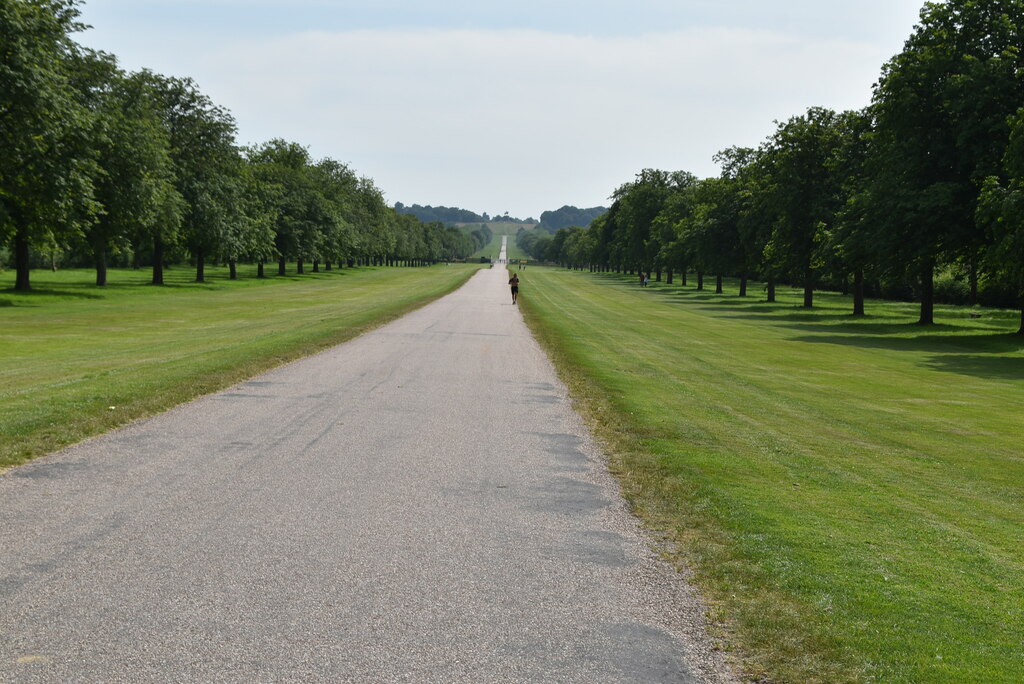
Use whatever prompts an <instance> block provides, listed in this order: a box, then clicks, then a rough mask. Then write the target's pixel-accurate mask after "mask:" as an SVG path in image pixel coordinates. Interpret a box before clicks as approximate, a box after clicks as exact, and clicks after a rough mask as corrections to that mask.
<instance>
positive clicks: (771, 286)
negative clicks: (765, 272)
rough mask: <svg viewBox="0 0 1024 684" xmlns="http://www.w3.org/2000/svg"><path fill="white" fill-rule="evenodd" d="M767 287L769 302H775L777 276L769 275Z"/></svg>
mask: <svg viewBox="0 0 1024 684" xmlns="http://www.w3.org/2000/svg"><path fill="white" fill-rule="evenodd" d="M766 287H767V289H768V302H769V303H773V302H775V276H768V283H767V285H766Z"/></svg>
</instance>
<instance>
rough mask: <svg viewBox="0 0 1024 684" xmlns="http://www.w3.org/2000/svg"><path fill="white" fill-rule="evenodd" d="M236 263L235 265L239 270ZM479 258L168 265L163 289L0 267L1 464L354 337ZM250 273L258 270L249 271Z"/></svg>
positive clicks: (113, 276)
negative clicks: (232, 274)
mask: <svg viewBox="0 0 1024 684" xmlns="http://www.w3.org/2000/svg"><path fill="white" fill-rule="evenodd" d="M240 268H242V267H240ZM477 268H479V266H478V265H477V266H473V265H455V264H453V265H451V266H433V267H430V268H360V269H343V270H334V271H330V272H321V273H309V274H306V275H301V276H298V275H296V276H286V277H271V278H267V279H264V280H259V279H256V278H255V277H253V276H254V272H253V273H250V272H248V269H245V270H244V271H242V272H241V273H240V276H241V277H240V279H239V280H236V281H231V280H228V279H227V277H226V273H225V271H223V270H221V269H217V268H214V269H208V273H207V276H208V279H209V281H210V282H208V283H205V284H201V283H193V282H191V280H192V279H193V278H194V274H193V272H192V271H191V270H190V269H188V268H176V269H173V270H172V271H169V272H168V273H167V274H166V278H167V283H168V284H167V285H166V286H165V287H153V286H150V285H148V284H147V282H148V278H149V274H148V273H144V272H133V271H121V270H114V271H111V272H110V284H109V285H108V286H107V287H105V288H97V287H94V286H92V285H91V284H90V283H91V282H92V278H93V277H94V276H93V274H92V272H91V271H76V270H68V271H59V272H57V273H50V272H46V271H36V272H33V274H32V278H33V281H32V283H33V288H34V291H33V292H30V293H27V294H21V293H16V292H14V291H13V290H11V289H9V288H10V287H11V285H12V284H13V278H14V274H13V273H10V272H8V273H0V288H3V289H0V319H2V320H3V327H2V329H0V468H3V467H8V466H12V465H16V464H18V463H22V462H24V461H26V460H28V459H30V458H33V457H35V456H39V455H41V454H45V453H48V452H51V451H53V450H55V449H58V448H60V447H62V446H66V445H68V444H71V443H74V442H77V441H79V440H81V439H83V438H85V437H88V436H91V435H96V434H99V433H102V432H105V431H107V430H109V429H111V428H114V427H117V426H118V425H122V424H124V423H126V422H128V421H131V420H135V419H137V418H140V417H143V416H147V415H152V414H154V413H157V412H159V411H163V410H165V409H167V408H170V407H172V406H175V405H177V404H180V403H182V402H184V401H188V400H189V399H192V398H194V397H196V396H199V395H202V394H207V393H209V392H213V391H215V390H218V389H221V388H223V387H227V386H229V385H231V384H234V383H235V382H238V381H240V380H242V379H244V378H247V377H251V376H253V375H255V374H257V373H259V372H261V371H264V370H267V369H269V368H272V367H274V366H277V365H280V364H282V363H286V362H288V361H292V360H294V359H298V358H301V357H303V356H307V355H309V354H312V353H315V352H317V351H320V350H322V349H325V348H327V347H330V346H333V345H335V344H339V343H341V342H343V341H345V340H348V339H351V338H353V337H355V336H357V335H359V334H361V333H363V332H365V331H367V330H369V329H372V328H374V327H377V326H379V325H381V324H383V323H385V322H387V321H390V320H393V319H395V318H398V317H399V316H401V315H403V314H405V313H407V312H409V311H411V310H413V309H415V308H418V307H420V306H422V305H423V304H426V303H427V302H429V301H431V300H433V299H436V298H437V297H440V296H442V295H444V294H446V293H448V292H450V291H452V290H454V289H455V288H457V287H458V286H459V285H461V284H462V283H464V282H465V281H466V280H467V279H468V278H469V277H470V276H471V275H472V274H473V273H474V272H475V270H476V269H477ZM253 271H254V269H253Z"/></svg>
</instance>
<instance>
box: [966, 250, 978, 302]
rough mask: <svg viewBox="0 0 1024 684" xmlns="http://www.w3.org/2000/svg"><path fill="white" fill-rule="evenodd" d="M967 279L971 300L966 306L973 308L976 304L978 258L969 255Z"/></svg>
mask: <svg viewBox="0 0 1024 684" xmlns="http://www.w3.org/2000/svg"><path fill="white" fill-rule="evenodd" d="M968 279H969V281H970V283H971V298H970V301H969V302H968V304H970V305H971V306H974V305H975V304H977V303H978V257H977V255H975V254H971V263H970V272H969V274H968Z"/></svg>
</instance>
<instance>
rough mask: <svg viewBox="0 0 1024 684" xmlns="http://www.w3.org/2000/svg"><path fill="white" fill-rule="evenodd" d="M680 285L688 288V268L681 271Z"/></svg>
mask: <svg viewBox="0 0 1024 684" xmlns="http://www.w3.org/2000/svg"><path fill="white" fill-rule="evenodd" d="M679 284H680V285H682V286H683V287H686V267H685V266H684V267H683V268H681V269H679Z"/></svg>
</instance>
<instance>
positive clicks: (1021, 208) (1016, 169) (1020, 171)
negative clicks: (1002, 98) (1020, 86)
mask: <svg viewBox="0 0 1024 684" xmlns="http://www.w3.org/2000/svg"><path fill="white" fill-rule="evenodd" d="M1004 169H1005V172H1006V180H1005V181H1004V180H1002V179H1000V177H999V176H995V175H993V176H989V177H988V178H987V179H986V181H985V185H984V188H983V190H982V193H981V201H980V202H979V206H978V220H979V222H980V223H981V225H983V226H985V227H987V228H988V230H989V235H990V236H991V240H990V243H989V247H988V250H987V253H986V255H985V257H986V260H987V262H988V263H989V265H990V266H991V268H992V270H993V271H994V272H995V273H997V274H999V276H1000V277H1001V278H1002V279H1004V280H1006V281H1007V282H1009V283H1010V284H1011V286H1012V287H1013V288H1014V290H1015V292H1016V294H1017V297H1018V302H1019V305H1020V307H1021V324H1020V329H1019V330H1018V331H1017V334H1018V335H1024V108H1021V109H1020V110H1018V111H1017V114H1016V115H1015V116H1014V117H1013V118H1012V119H1011V135H1010V141H1009V145H1008V147H1007V150H1006V154H1005V157H1004Z"/></svg>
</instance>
